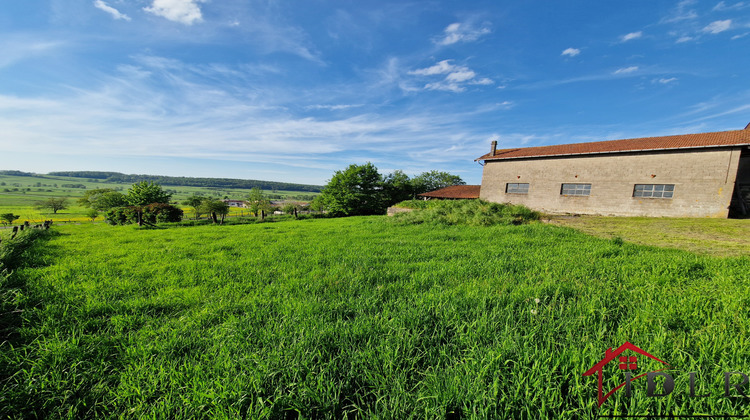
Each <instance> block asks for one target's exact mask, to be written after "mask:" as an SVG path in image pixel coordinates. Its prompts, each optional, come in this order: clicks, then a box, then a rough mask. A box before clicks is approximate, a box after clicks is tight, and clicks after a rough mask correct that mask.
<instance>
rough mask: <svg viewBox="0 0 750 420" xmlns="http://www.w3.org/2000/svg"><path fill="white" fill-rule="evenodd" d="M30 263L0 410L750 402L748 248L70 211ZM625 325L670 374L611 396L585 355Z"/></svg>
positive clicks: (485, 409)
mask: <svg viewBox="0 0 750 420" xmlns="http://www.w3.org/2000/svg"><path fill="white" fill-rule="evenodd" d="M6 234H7V233H6V232H0V235H6ZM8 242H9V241H7V240H6V241H5V243H6V244H7V243H8ZM13 261H16V262H20V261H21V259H18V258H15V259H14V260H13ZM23 261H24V263H23V264H22V265H21V266H19V267H17V268H16V269H15V271H14V272H13V274H12V275H11V276H10V278H9V279H6V280H4V283H3V285H2V288H0V297H2V299H3V300H2V305H3V306H2V308H3V320H2V321H3V324H2V327H3V328H2V331H3V332H4V335H5V336H4V337H2V340H0V341H1V342H2V344H0V417H10V418H35V417H38V418H79V417H103V418H261V419H295V418H300V419H302V418H306V419H312V418H318V419H319V418H376V419H424V418H429V419H433V418H441V419H442V418H445V419H488V418H509V419H510V418H513V419H516V418H529V419H537V418H590V417H595V416H596V415H597V414H626V413H629V414H683V415H686V414H714V415H715V414H732V415H739V414H750V405H749V404H750V403H749V402H748V400H747V399H743V398H727V397H724V396H723V391H724V388H723V387H724V382H723V380H724V377H723V372H725V371H737V372H744V373H748V374H750V352H748V351H747V348H748V347H749V345H750V335H748V330H749V329H750V309H749V308H750V258H748V257H723V258H719V257H713V256H704V255H696V254H693V253H689V252H685V251H678V250H673V249H661V248H654V247H647V246H642V245H636V244H631V243H628V242H624V241H622V240H619V239H614V240H612V239H602V238H596V237H592V236H588V235H586V234H584V233H581V232H578V231H576V230H573V229H570V228H566V227H559V226H552V225H548V224H542V223H532V224H527V225H520V226H513V225H509V226H490V227H474V226H462V225H454V226H449V225H443V224H434V223H421V224H408V223H396V222H394V221H393V220H391V219H389V218H386V217H379V216H375V217H352V218H346V219H311V220H299V221H287V222H274V223H258V224H252V225H236V226H195V227H171V228H167V229H150V230H146V229H138V228H137V227H134V226H123V227H111V226H106V225H104V224H82V225H80V226H75V225H70V226H60V227H55V228H53V232H52V233H51V234H50V237H49V238H47V239H40V240H37V241H36V242H35V243H34V244H33V245H32V246H31V247H30V248H28V249H27V250H26V251H25V254H24V256H23ZM626 341H629V342H631V343H633V344H635V345H637V346H639V347H641V348H642V349H644V350H646V351H648V352H649V353H651V354H653V355H655V356H656V357H659V358H661V359H662V360H664V361H666V362H667V363H669V364H670V368H671V370H670V372H671V373H672V374H673V375H674V377H675V382H676V386H675V391H674V392H673V393H672V394H671V395H669V396H667V397H663V398H653V397H652V398H649V397H646V395H645V382H644V381H645V379H640V380H637V381H634V383H633V397H632V398H626V397H625V396H624V393H623V392H616V393H615V394H614V396H613V397H612V398H610V399H609V400H608V401H606V402H605V403H604V405H602V407H601V408H597V405H596V389H597V388H596V378H595V377H583V376H582V374H583V372H585V371H586V370H587V369H589V368H590V367H592V366H593V365H594V364H595V363H597V362H598V361H599V360H601V359H602V358H603V357H604V352H605V350H606V349H607V348H609V347H613V348H616V347H618V346H619V345H621V344H623V343H624V342H626ZM638 363H639V370H638V371H637V372H639V373H642V372H646V371H648V370H654V369H659V368H661V366H660V365H655V364H654V363H655V362H651V361H649V360H648V359H646V358H640V359H639V362H638ZM687 372H698V375H697V378H698V385H697V388H696V393H698V394H704V393H709V394H710V396H708V397H701V398H690V397H689V394H688V375H687ZM606 374H607V377H606V378H605V380H604V387H605V389H610V388H612V387H613V386H615V385H617V384H619V383H620V382H622V380H623V379H622V378H623V376H622V373H621V372H620V371H618V370H617V367H616V366H615V367H613V368H612V369H609V367H608V370H607V371H606ZM735 382H739V380H737V379H736V378H735Z"/></svg>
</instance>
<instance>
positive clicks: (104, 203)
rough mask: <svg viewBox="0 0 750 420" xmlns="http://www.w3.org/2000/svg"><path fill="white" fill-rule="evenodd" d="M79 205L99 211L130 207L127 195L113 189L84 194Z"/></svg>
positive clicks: (94, 190)
mask: <svg viewBox="0 0 750 420" xmlns="http://www.w3.org/2000/svg"><path fill="white" fill-rule="evenodd" d="M78 204H79V205H81V206H83V207H88V208H91V209H94V210H98V211H106V210H109V209H111V208H114V207H121V206H126V205H128V200H127V197H126V196H125V194H123V193H120V192H117V191H115V190H113V189H111V188H96V189H93V190H88V191H86V192H85V193H83V196H82V197H81V198H79V199H78Z"/></svg>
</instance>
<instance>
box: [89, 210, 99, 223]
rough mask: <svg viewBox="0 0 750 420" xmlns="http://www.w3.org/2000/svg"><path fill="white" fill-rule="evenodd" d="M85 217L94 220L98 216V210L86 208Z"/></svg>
mask: <svg viewBox="0 0 750 420" xmlns="http://www.w3.org/2000/svg"><path fill="white" fill-rule="evenodd" d="M86 217H88V218H89V219H91V222H92V223H93V222H94V220H96V218H97V217H99V211H98V210H97V209H88V210H86Z"/></svg>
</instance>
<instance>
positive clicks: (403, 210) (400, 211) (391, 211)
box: [386, 207, 414, 216]
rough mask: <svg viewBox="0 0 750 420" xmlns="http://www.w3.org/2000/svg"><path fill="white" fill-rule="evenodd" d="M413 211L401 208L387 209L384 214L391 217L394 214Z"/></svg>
mask: <svg viewBox="0 0 750 420" xmlns="http://www.w3.org/2000/svg"><path fill="white" fill-rule="evenodd" d="M413 211H414V209H405V208H402V207H388V210H386V214H387V215H389V216H393V215H394V214H396V213H410V212H413Z"/></svg>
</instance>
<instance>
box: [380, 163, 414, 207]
mask: <svg viewBox="0 0 750 420" xmlns="http://www.w3.org/2000/svg"><path fill="white" fill-rule="evenodd" d="M412 198H414V187H413V186H412V182H411V180H410V179H409V176H408V175H406V174H405V173H404V171H401V170H395V171H393V173H390V174H388V175H387V176H386V177H385V178H383V199H384V200H385V204H386V205H387V206H392V205H394V204H396V203H400V202H402V201H404V200H410V199H412Z"/></svg>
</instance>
